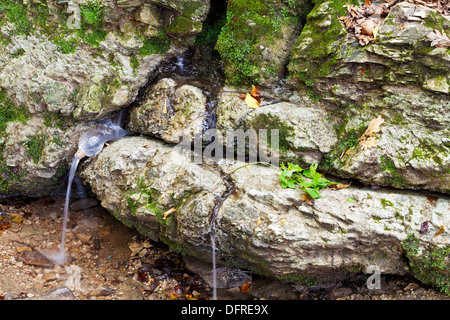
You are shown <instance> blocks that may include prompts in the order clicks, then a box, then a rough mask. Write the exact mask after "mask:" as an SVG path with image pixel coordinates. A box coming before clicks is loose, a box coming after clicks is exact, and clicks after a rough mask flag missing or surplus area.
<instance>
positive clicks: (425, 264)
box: [403, 233, 450, 295]
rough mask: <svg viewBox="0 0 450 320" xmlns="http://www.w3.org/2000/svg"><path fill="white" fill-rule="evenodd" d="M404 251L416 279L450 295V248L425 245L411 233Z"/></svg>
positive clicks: (404, 245)
mask: <svg viewBox="0 0 450 320" xmlns="http://www.w3.org/2000/svg"><path fill="white" fill-rule="evenodd" d="M403 249H404V250H405V253H406V257H407V258H408V261H409V266H410V267H411V273H412V275H414V277H416V278H417V279H419V280H420V281H422V282H423V283H425V284H428V285H431V286H433V287H436V288H438V289H439V290H440V291H441V292H444V293H446V294H448V295H450V273H449V270H450V246H436V245H432V244H429V243H428V244H427V243H423V242H422V241H420V238H416V236H415V234H414V233H410V234H409V235H408V237H407V238H406V239H405V240H404V241H403Z"/></svg>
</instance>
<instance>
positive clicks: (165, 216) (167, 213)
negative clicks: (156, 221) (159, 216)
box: [163, 208, 176, 219]
mask: <svg viewBox="0 0 450 320" xmlns="http://www.w3.org/2000/svg"><path fill="white" fill-rule="evenodd" d="M175 211H176V209H175V208H172V209H169V210H167V211H166V212H164V215H163V219H166V218H167V217H168V216H169V214H171V213H172V212H175Z"/></svg>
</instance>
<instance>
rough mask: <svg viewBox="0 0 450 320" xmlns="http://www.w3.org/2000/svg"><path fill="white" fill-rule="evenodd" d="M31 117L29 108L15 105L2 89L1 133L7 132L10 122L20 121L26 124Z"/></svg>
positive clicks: (0, 94) (0, 93)
mask: <svg viewBox="0 0 450 320" xmlns="http://www.w3.org/2000/svg"><path fill="white" fill-rule="evenodd" d="M30 117H31V115H30V113H29V112H28V110H27V108H25V107H24V106H16V105H15V104H13V103H12V101H11V99H10V98H9V97H8V95H7V93H6V90H5V89H3V88H1V89H0V133H2V132H4V131H5V130H6V127H7V125H8V122H11V121H20V122H22V123H26V122H27V120H28V119H30Z"/></svg>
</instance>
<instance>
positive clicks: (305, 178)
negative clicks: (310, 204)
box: [279, 163, 336, 199]
mask: <svg viewBox="0 0 450 320" xmlns="http://www.w3.org/2000/svg"><path fill="white" fill-rule="evenodd" d="M317 166H318V164H317V163H313V164H311V166H310V167H309V169H307V170H305V169H303V168H301V167H300V166H299V165H296V164H292V163H288V164H287V166H286V165H285V164H281V166H280V167H281V168H280V175H279V177H280V181H281V186H282V187H283V188H291V189H296V188H300V189H301V190H302V191H304V192H306V193H307V194H308V195H309V196H310V197H311V198H313V199H317V198H322V196H321V195H320V193H319V190H320V189H323V188H326V187H327V186H329V185H331V184H336V183H334V182H331V181H330V180H328V179H326V178H325V177H324V176H323V175H322V174H321V173H319V172H317V171H316V170H317Z"/></svg>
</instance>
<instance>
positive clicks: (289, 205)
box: [81, 137, 450, 288]
mask: <svg viewBox="0 0 450 320" xmlns="http://www.w3.org/2000/svg"><path fill="white" fill-rule="evenodd" d="M241 165H242V163H234V164H227V163H226V162H221V163H219V165H218V167H217V168H216V169H213V168H208V166H207V165H203V166H199V165H197V164H194V163H193V162H192V161H191V158H190V155H189V154H188V153H183V152H181V150H180V149H178V148H174V147H169V146H166V145H164V143H162V142H159V141H155V140H152V139H149V138H144V137H128V138H124V139H121V140H119V141H117V142H114V143H112V144H111V145H110V146H108V147H107V148H105V149H104V150H103V151H102V153H101V154H100V155H98V156H96V157H94V158H92V159H91V160H90V162H89V163H88V164H86V165H85V168H83V171H82V173H81V175H82V177H83V178H84V179H85V181H86V182H88V183H89V185H90V186H91V187H92V190H93V191H94V192H95V193H96V194H97V196H98V198H99V199H100V200H101V202H102V205H103V206H104V207H106V208H107V209H108V210H110V212H111V213H112V214H114V215H115V216H116V217H117V218H119V219H120V220H122V221H124V222H125V223H127V224H131V225H134V226H136V227H137V228H138V229H139V230H140V231H141V232H142V233H143V234H146V235H149V236H151V237H152V238H153V239H161V240H162V241H164V242H166V243H167V244H169V246H170V247H171V249H173V250H176V251H180V252H183V253H185V254H189V255H196V256H198V257H201V258H202V259H206V260H208V259H210V254H211V251H210V248H211V243H210V239H209V237H208V233H209V232H210V224H209V223H210V218H211V216H212V215H213V212H215V211H217V215H216V218H215V221H214V223H215V225H216V230H217V236H216V239H217V254H218V257H219V260H220V261H221V262H223V263H230V264H233V265H238V266H240V267H245V268H249V269H251V270H254V271H255V272H258V273H262V274H266V275H270V276H275V277H279V278H282V279H285V280H290V281H300V282H303V283H308V284H312V283H314V281H319V282H320V281H331V280H336V279H339V278H341V277H343V276H344V275H345V274H346V273H348V272H361V271H362V272H373V268H375V267H377V268H378V269H379V270H380V271H381V272H382V273H390V274H405V273H407V272H408V270H409V269H408V260H406V259H405V248H406V247H405V246H408V245H410V244H411V241H413V244H415V248H416V251H407V253H411V254H414V257H415V258H416V259H417V260H418V261H421V260H420V259H421V258H420V257H421V255H423V257H427V254H428V253H427V252H429V251H427V250H447V249H445V248H450V241H449V237H448V231H447V229H445V230H444V232H442V233H440V234H439V235H435V234H436V233H437V232H438V231H439V230H440V228H441V227H440V226H441V225H442V226H445V225H448V223H449V222H450V221H449V216H448V212H449V209H450V198H448V197H446V196H442V195H440V196H436V195H433V196H426V195H422V194H419V193H413V192H406V191H395V190H389V189H380V190H372V189H368V188H352V187H350V188H347V189H341V190H331V189H327V190H324V191H322V193H321V194H322V196H323V197H322V198H320V199H316V200H315V201H314V202H313V204H312V205H308V204H307V203H305V202H303V201H302V200H301V199H302V197H301V195H302V192H301V191H299V190H298V189H283V188H282V187H281V185H280V182H279V178H278V171H277V170H276V169H274V168H271V167H270V168H268V167H265V166H249V168H248V169H245V168H241V169H238V170H236V171H235V169H236V168H238V167H239V166H241ZM218 172H221V174H218ZM230 181H231V182H232V183H231V184H230ZM230 185H233V188H232V189H230ZM230 190H231V193H230V194H229V195H228V197H226V198H225V199H222V200H223V203H222V204H221V206H220V207H218V206H216V205H215V204H216V203H217V202H216V199H217V198H220V197H221V196H223V195H226V194H227V192H225V191H230ZM164 213H166V215H167V217H166V218H164ZM425 221H428V230H427V231H426V232H424V233H420V232H419V230H420V228H421V225H422V223H423V222H425ZM412 235H414V236H415V238H414V239H415V240H412V239H413V238H412ZM415 241H416V242H417V243H416V242H415ZM408 248H409V247H408ZM419 248H421V249H420V250H419ZM411 257H412V256H411ZM425 259H426V258H425ZM412 267H413V270H418V269H415V268H418V266H417V265H412ZM371 268H372V269H371ZM422 268H423V266H422ZM370 270H372V271H370ZM444 270H445V269H439V270H438V271H439V272H442V273H443V274H444V275H445V277H447V278H445V279H447V280H445V281H444V284H442V286H441V288H447V287H448V285H449V284H450V282H448V276H447V273H446V272H445V271H444ZM422 272H423V269H422ZM430 283H433V282H432V281H430Z"/></svg>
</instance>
